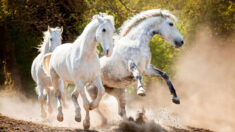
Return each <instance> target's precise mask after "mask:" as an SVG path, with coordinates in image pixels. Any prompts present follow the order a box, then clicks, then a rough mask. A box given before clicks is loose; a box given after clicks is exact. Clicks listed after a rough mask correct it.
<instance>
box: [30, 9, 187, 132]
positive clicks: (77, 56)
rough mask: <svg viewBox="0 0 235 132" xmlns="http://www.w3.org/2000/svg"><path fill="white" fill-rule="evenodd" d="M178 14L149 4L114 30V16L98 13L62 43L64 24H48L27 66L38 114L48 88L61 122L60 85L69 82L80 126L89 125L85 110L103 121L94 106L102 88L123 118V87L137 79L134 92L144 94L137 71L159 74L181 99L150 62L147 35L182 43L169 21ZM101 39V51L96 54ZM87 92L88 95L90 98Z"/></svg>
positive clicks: (62, 87)
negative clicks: (150, 6)
mask: <svg viewBox="0 0 235 132" xmlns="http://www.w3.org/2000/svg"><path fill="white" fill-rule="evenodd" d="M174 21H177V18H176V17H175V16H174V15H173V14H171V13H170V12H169V11H167V10H160V9H153V10H147V11H143V12H141V13H139V14H136V15H135V16H133V17H132V18H130V19H128V20H127V21H126V22H124V24H123V25H122V26H121V28H120V32H119V34H115V35H114V31H115V27H114V18H113V16H111V15H107V14H105V13H100V14H97V15H94V16H93V18H92V20H91V22H90V23H89V24H88V25H87V26H86V27H85V29H84V31H83V32H82V34H81V35H80V36H79V37H77V39H76V40H75V41H74V42H73V43H66V44H62V37H61V36H62V32H63V27H61V28H59V27H56V28H51V27H49V26H48V31H46V32H44V40H43V42H42V44H41V45H40V46H39V52H40V54H39V55H38V56H37V57H36V58H35V59H34V61H33V63H32V67H31V74H32V78H33V80H34V81H35V82H36V84H37V87H36V91H37V94H38V99H39V101H40V106H41V116H42V117H43V118H45V117H46V112H45V109H44V94H46V95H47V106H48V112H49V113H51V112H52V106H51V103H50V98H51V90H50V88H53V89H54V90H55V92H56V99H57V110H58V113H57V120H58V121H63V112H62V106H63V103H64V97H63V94H64V89H65V88H66V86H67V84H68V83H69V84H74V85H75V89H74V91H73V92H72V96H71V98H72V101H73V103H74V107H75V120H76V121H77V122H80V121H81V110H80V106H79V103H78V101H77V98H78V96H79V94H80V96H81V98H82V100H83V108H84V109H85V112H86V117H85V119H84V121H83V127H84V129H89V127H90V117H89V111H90V110H93V109H96V110H97V112H98V113H99V114H100V116H101V117H102V119H101V120H102V122H103V123H106V118H105V116H104V115H103V114H102V111H100V110H99V107H98V106H99V102H100V100H101V99H102V96H103V95H104V93H105V92H106V93H108V94H110V95H112V96H114V97H115V98H116V99H117V102H118V109H119V110H118V111H119V115H120V116H121V117H122V118H125V117H126V110H125V105H126V102H125V88H127V87H128V86H129V85H131V84H133V83H135V82H136V81H137V94H138V95H140V96H145V94H146V91H145V89H144V88H143V85H142V75H144V76H151V77H159V76H160V77H162V78H163V79H164V80H165V81H166V83H167V85H168V87H169V90H170V92H171V94H172V96H173V97H172V101H173V102H174V103H175V104H179V103H180V100H179V98H178V96H177V94H176V91H175V89H174V86H173V84H172V82H171V80H170V79H169V77H168V75H167V74H166V73H165V72H163V71H160V70H159V69H157V68H155V67H154V66H153V65H152V64H151V51H150V46H149V43H150V40H151V38H152V37H153V36H154V35H155V34H158V35H159V36H160V37H161V38H163V39H164V40H166V41H168V42H170V43H171V44H173V45H174V46H175V47H176V48H178V47H181V46H182V45H183V44H184V41H183V37H182V36H181V34H180V33H179V32H178V30H177V28H176V27H175V26H174V23H173V22H174ZM98 43H100V44H101V47H102V49H103V53H104V56H103V57H101V58H99V57H98V55H97V53H96V47H97V44H98ZM86 91H87V92H88V93H89V96H90V97H91V98H92V102H89V100H88V98H87V95H86Z"/></svg>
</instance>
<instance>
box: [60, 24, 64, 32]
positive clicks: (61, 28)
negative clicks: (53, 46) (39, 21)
mask: <svg viewBox="0 0 235 132" xmlns="http://www.w3.org/2000/svg"><path fill="white" fill-rule="evenodd" d="M63 30H64V29H63V26H61V27H60V34H62V33H63Z"/></svg>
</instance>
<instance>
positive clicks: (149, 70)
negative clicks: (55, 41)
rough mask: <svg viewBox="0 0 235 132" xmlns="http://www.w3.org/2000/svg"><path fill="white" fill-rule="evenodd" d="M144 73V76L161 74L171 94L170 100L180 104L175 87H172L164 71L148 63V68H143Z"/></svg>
mask: <svg viewBox="0 0 235 132" xmlns="http://www.w3.org/2000/svg"><path fill="white" fill-rule="evenodd" d="M145 75H146V76H155V77H159V76H161V77H162V78H163V79H164V80H165V81H166V83H167V85H168V87H169V90H170V92H171V94H172V96H173V98H172V102H173V103H175V104H180V100H179V98H178V96H177V94H176V91H175V88H174V86H173V84H172V82H171V80H170V79H169V76H168V75H167V74H166V73H165V72H163V71H160V70H158V69H157V68H155V67H154V66H153V65H152V64H150V65H149V66H148V68H147V69H146V70H145Z"/></svg>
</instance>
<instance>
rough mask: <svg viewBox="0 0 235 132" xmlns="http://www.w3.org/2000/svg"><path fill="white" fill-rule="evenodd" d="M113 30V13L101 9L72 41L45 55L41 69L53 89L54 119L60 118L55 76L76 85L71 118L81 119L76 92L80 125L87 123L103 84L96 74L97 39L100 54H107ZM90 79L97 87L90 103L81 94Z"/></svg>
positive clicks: (97, 69) (98, 68)
mask: <svg viewBox="0 0 235 132" xmlns="http://www.w3.org/2000/svg"><path fill="white" fill-rule="evenodd" d="M114 31H115V27H114V19H113V16H110V15H106V14H104V13H102V14H100V15H95V16H93V19H92V21H91V22H90V23H89V24H88V25H87V26H86V27H85V29H84V31H83V32H82V34H81V35H80V36H79V37H78V38H77V39H76V40H75V42H74V43H73V44H63V45H61V46H58V47H57V48H56V49H55V51H54V52H53V53H52V54H49V55H47V56H45V59H44V69H45V70H46V71H48V72H49V74H50V75H51V80H52V82H53V87H54V88H55V90H56V96H57V100H58V101H57V102H58V115H57V120H58V121H63V113H62V106H61V102H60V98H61V93H60V91H59V88H58V85H59V78H62V79H63V80H64V81H66V82H68V83H73V84H75V86H76V87H75V90H74V91H73V93H72V101H73V103H74V106H75V120H76V121H78V122H80V121H81V115H80V107H79V104H78V102H77V97H78V94H79V93H80V95H81V97H82V99H83V105H84V108H85V111H86V117H85V120H84V121H83V127H84V128H85V129H88V128H89V127H90V119H89V109H94V108H96V107H97V106H98V104H99V102H100V100H101V98H102V95H103V94H104V87H103V84H102V81H101V77H100V74H101V70H100V62H99V57H98V55H97V53H96V46H97V42H99V43H100V44H101V46H102V48H103V51H104V54H105V55H106V56H107V57H109V56H110V55H111V54H112V49H113V39H112V37H113V32H114ZM49 60H50V61H49ZM48 65H49V66H48ZM91 82H92V83H94V84H95V86H96V87H97V88H98V96H97V98H96V99H95V100H94V101H93V102H92V103H91V104H90V103H89V102H88V99H87V97H86V95H85V85H86V83H91Z"/></svg>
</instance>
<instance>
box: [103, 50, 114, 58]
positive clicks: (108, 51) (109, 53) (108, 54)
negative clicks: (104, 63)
mask: <svg viewBox="0 0 235 132" xmlns="http://www.w3.org/2000/svg"><path fill="white" fill-rule="evenodd" d="M104 55H105V56H107V57H110V56H111V55H112V50H109V49H107V50H104Z"/></svg>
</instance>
